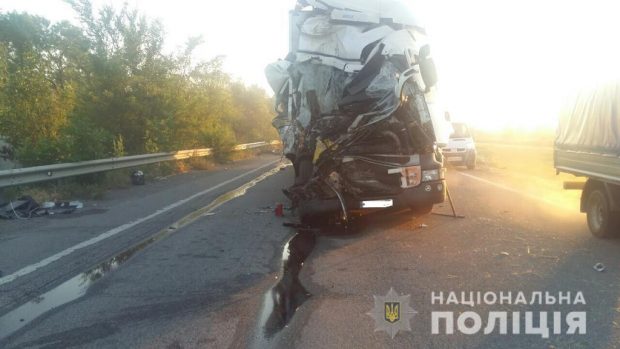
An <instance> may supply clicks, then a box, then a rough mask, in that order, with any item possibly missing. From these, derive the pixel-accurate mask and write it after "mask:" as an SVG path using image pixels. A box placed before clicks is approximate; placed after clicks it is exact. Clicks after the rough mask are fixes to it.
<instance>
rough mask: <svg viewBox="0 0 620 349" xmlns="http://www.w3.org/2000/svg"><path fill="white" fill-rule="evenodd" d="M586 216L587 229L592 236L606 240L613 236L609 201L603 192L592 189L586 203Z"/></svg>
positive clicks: (613, 225)
mask: <svg viewBox="0 0 620 349" xmlns="http://www.w3.org/2000/svg"><path fill="white" fill-rule="evenodd" d="M586 203H587V205H586V215H587V218H588V227H589V228H590V232H592V235H594V236H596V237H599V238H608V237H611V236H613V235H614V234H615V231H614V230H615V229H614V227H615V225H616V224H614V222H612V220H613V219H612V215H611V212H610V211H609V199H608V198H607V194H606V193H605V191H604V190H601V189H598V188H597V189H592V190H591V191H590V192H589V193H588V199H587V201H586Z"/></svg>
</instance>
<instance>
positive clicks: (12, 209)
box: [0, 196, 40, 219]
mask: <svg viewBox="0 0 620 349" xmlns="http://www.w3.org/2000/svg"><path fill="white" fill-rule="evenodd" d="M39 208H40V206H39V203H37V202H36V201H35V200H34V199H33V198H32V197H30V196H22V197H21V198H19V199H18V200H17V201H9V202H8V203H5V204H3V205H2V206H0V218H3V219H13V218H17V219H28V218H31V217H32V216H33V215H36V214H35V212H36V211H37V210H38V209H39Z"/></svg>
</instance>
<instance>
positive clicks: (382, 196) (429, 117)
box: [266, 0, 445, 223]
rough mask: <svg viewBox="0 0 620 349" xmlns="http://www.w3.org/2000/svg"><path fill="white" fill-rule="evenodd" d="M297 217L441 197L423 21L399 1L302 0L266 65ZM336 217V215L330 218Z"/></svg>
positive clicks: (425, 207)
mask: <svg viewBox="0 0 620 349" xmlns="http://www.w3.org/2000/svg"><path fill="white" fill-rule="evenodd" d="M266 75H267V78H268V80H269V83H270V85H271V87H272V88H273V90H274V91H275V93H276V98H275V100H276V112H277V113H278V115H277V116H276V118H275V119H274V121H273V125H274V127H275V128H276V129H278V131H279V133H280V137H281V139H282V143H283V152H284V155H285V156H286V157H287V158H288V159H290V160H291V161H292V162H293V164H294V168H295V181H294V184H293V185H292V186H291V187H289V188H287V189H285V190H284V192H285V194H286V196H287V197H288V198H289V199H290V200H291V201H292V202H293V206H294V207H295V208H296V209H297V211H298V213H299V216H300V218H301V221H302V222H304V223H310V222H316V221H319V220H325V219H336V220H343V221H346V220H347V219H348V216H349V213H350V212H356V211H359V212H366V211H376V210H379V209H387V208H407V207H409V208H412V209H413V210H415V211H418V212H422V211H424V212H427V211H430V210H431V209H432V206H433V204H436V203H441V202H443V201H444V199H445V180H444V167H443V157H442V155H441V151H440V149H439V147H438V146H437V144H438V136H437V135H438V133H437V131H438V129H439V128H441V127H438V125H437V123H438V122H440V121H441V120H443V118H436V117H435V113H433V101H434V100H435V99H436V91H435V90H436V88H435V85H436V82H437V77H436V73H435V70H434V63H433V59H432V57H431V52H430V47H429V45H428V44H427V42H426V37H425V31H424V29H423V28H422V27H421V26H420V25H419V22H418V20H417V19H416V18H415V17H414V16H413V14H412V13H411V12H410V11H409V10H408V7H407V6H406V5H405V4H404V3H403V2H402V1H396V0H392V1H390V6H384V4H383V5H382V4H381V3H379V2H376V1H343V0H330V1H317V0H305V1H298V6H297V9H296V10H294V11H292V12H291V14H290V52H289V54H288V56H287V58H286V59H285V60H281V61H278V62H276V63H273V64H271V65H269V66H268V67H267V69H266ZM334 217H335V218H334Z"/></svg>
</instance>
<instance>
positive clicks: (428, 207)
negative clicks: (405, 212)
mask: <svg viewBox="0 0 620 349" xmlns="http://www.w3.org/2000/svg"><path fill="white" fill-rule="evenodd" d="M433 206H434V204H432V203H427V204H420V205H415V206H413V205H412V206H410V208H411V211H412V212H413V214H414V215H416V216H424V215H427V214H429V213H431V211H432V210H433Z"/></svg>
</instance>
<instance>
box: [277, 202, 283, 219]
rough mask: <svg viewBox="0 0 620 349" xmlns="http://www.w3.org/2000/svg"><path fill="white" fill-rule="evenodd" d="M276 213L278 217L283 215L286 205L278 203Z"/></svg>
mask: <svg viewBox="0 0 620 349" xmlns="http://www.w3.org/2000/svg"><path fill="white" fill-rule="evenodd" d="M275 214H276V217H283V216H284V205H282V204H276V209H275Z"/></svg>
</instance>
